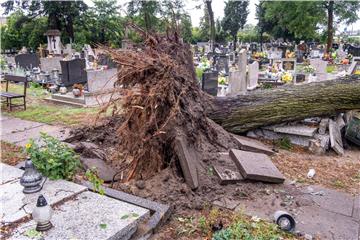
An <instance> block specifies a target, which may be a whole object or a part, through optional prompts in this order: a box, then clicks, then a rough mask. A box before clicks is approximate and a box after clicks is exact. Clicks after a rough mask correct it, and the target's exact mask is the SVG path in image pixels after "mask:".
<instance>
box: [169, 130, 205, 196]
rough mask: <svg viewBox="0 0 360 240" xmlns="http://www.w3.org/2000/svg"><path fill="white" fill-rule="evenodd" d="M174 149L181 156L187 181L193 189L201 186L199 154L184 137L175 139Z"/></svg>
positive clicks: (180, 159)
mask: <svg viewBox="0 0 360 240" xmlns="http://www.w3.org/2000/svg"><path fill="white" fill-rule="evenodd" d="M174 144H175V146H174V150H175V152H176V154H177V156H179V161H180V166H181V169H182V172H183V174H184V178H185V181H186V183H187V184H188V185H189V187H190V188H191V189H193V190H194V189H196V188H197V187H198V186H199V180H198V172H197V163H198V161H199V160H198V157H197V154H196V152H195V150H194V148H192V147H191V146H190V145H189V144H187V141H186V139H185V138H184V137H178V138H176V139H175V143H174Z"/></svg>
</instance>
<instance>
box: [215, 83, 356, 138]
mask: <svg viewBox="0 0 360 240" xmlns="http://www.w3.org/2000/svg"><path fill="white" fill-rule="evenodd" d="M359 108H360V79H351V78H342V79H337V80H334V81H326V82H319V83H311V84H306V85H297V86H288V87H283V88H278V89H273V90H263V91H258V92H253V93H249V94H247V95H239V96H236V97H217V98H215V99H214V101H213V106H212V108H211V109H210V110H209V111H208V116H209V117H210V118H211V119H212V120H214V121H215V122H216V123H218V124H220V125H221V126H222V127H223V128H225V129H226V130H227V131H229V132H233V133H243V132H246V131H248V130H251V129H254V128H257V127H261V126H266V125H271V124H276V123H281V122H286V121H296V120H302V119H304V118H307V117H315V116H325V115H333V114H335V113H336V112H339V111H344V110H351V109H359Z"/></svg>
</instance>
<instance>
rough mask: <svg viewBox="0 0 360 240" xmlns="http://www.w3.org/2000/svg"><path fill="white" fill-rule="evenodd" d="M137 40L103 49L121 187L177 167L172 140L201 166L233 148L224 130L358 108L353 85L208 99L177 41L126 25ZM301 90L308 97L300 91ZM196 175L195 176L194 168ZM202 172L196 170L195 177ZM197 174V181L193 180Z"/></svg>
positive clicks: (358, 88)
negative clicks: (113, 74)
mask: <svg viewBox="0 0 360 240" xmlns="http://www.w3.org/2000/svg"><path fill="white" fill-rule="evenodd" d="M131 27H132V28H133V29H135V30H136V31H137V32H138V33H139V34H141V35H142V37H143V38H144V42H143V46H141V47H139V46H137V48H136V49H130V50H112V49H107V50H106V51H108V53H109V54H110V55H111V56H112V58H113V60H114V61H115V62H117V63H118V64H119V71H118V76H117V82H116V84H115V90H114V93H113V95H112V98H111V100H110V102H109V103H108V105H106V106H105V108H104V109H103V111H106V110H107V109H108V108H111V109H112V110H113V114H114V115H121V116H122V119H123V121H121V122H120V123H119V124H118V126H117V136H118V138H119V139H120V140H119V142H120V144H119V147H118V148H117V152H118V155H117V158H116V159H117V160H118V161H119V162H120V166H121V167H120V171H123V172H124V173H125V175H124V176H125V179H127V180H129V179H131V178H147V177H150V176H152V175H153V174H154V173H155V172H157V171H159V170H161V169H162V168H164V166H166V165H169V164H172V163H174V162H175V164H176V162H177V161H178V159H179V153H178V151H176V146H175V145H176V142H177V141H176V139H178V138H183V139H185V142H186V144H187V145H188V146H189V147H190V148H193V149H194V150H195V151H196V152H198V153H201V154H199V158H198V159H193V161H194V162H196V163H194V164H195V165H196V166H199V165H202V164H203V163H202V161H201V160H203V159H205V158H209V153H210V152H218V151H227V150H228V149H229V148H232V147H234V146H236V144H237V143H236V141H235V140H234V137H233V135H232V134H231V133H229V132H227V131H225V130H224V129H223V128H222V127H220V126H219V125H217V124H216V123H215V122H213V121H212V120H210V119H209V118H208V116H209V117H210V118H213V119H214V120H215V121H217V122H218V123H219V124H221V125H223V126H224V127H225V128H226V129H227V130H229V131H232V132H243V131H245V130H248V129H251V128H255V127H258V126H262V125H267V124H273V123H277V122H281V121H288V120H296V119H301V118H305V117H308V116H317V115H326V114H332V113H334V111H336V110H345V109H351V108H360V94H359V93H360V81H359V80H356V81H351V80H342V81H340V82H339V83H338V82H334V83H333V84H316V85H315V84H314V85H309V86H305V85H304V86H302V87H293V88H288V89H278V90H275V91H272V90H268V92H264V93H263V92H260V93H258V94H249V95H245V96H239V97H235V98H221V99H218V98H212V97H210V96H209V95H207V94H205V93H204V92H202V91H201V90H200V88H199V86H198V82H197V80H196V76H195V71H194V66H193V62H192V54H191V52H190V48H189V46H188V45H187V44H184V43H182V42H181V41H180V39H179V37H178V36H177V34H176V33H173V34H169V33H168V34H167V35H166V36H160V35H156V34H149V33H146V32H144V31H143V30H141V29H139V28H138V27H136V26H134V25H131ZM307 89H308V90H307ZM199 169H201V168H199ZM199 171H201V170H198V172H199ZM200 175H201V174H199V178H200V177H201V176H200Z"/></svg>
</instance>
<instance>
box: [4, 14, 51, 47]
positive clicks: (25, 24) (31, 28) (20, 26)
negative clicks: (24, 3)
mask: <svg viewBox="0 0 360 240" xmlns="http://www.w3.org/2000/svg"><path fill="white" fill-rule="evenodd" d="M46 29H47V18H46V17H37V18H34V19H32V20H29V19H28V17H26V16H25V15H24V14H23V12H22V11H20V10H18V11H16V12H14V13H12V14H11V15H10V16H9V17H8V19H7V24H6V25H3V26H1V48H2V49H3V50H4V49H12V48H15V49H20V48H21V47H23V46H25V47H28V48H31V49H33V50H36V48H37V47H38V46H39V45H40V44H42V43H46V37H45V36H44V33H45V32H46Z"/></svg>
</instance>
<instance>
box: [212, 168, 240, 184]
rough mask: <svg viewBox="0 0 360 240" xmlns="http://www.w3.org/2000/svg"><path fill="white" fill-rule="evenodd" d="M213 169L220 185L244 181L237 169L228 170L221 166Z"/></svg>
mask: <svg viewBox="0 0 360 240" xmlns="http://www.w3.org/2000/svg"><path fill="white" fill-rule="evenodd" d="M213 168H214V171H215V174H216V176H218V178H219V183H220V185H225V184H231V183H237V182H240V181H242V180H244V178H243V177H242V176H241V174H240V172H239V171H238V169H237V168H235V169H229V168H227V167H223V166H213Z"/></svg>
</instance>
